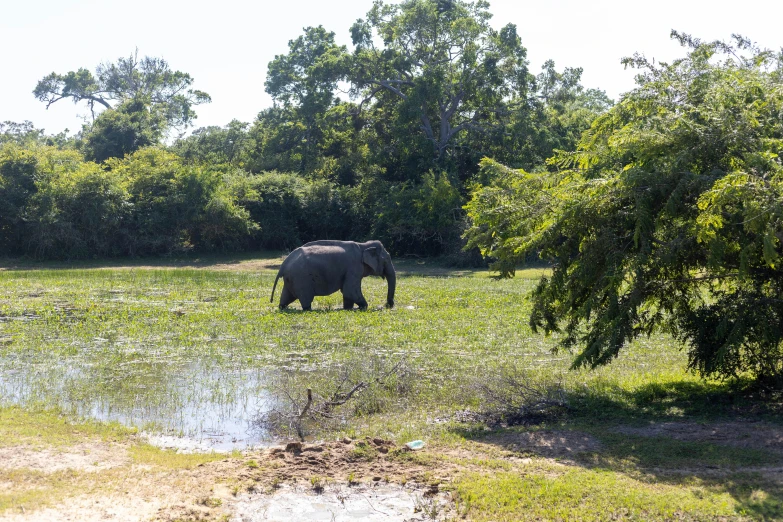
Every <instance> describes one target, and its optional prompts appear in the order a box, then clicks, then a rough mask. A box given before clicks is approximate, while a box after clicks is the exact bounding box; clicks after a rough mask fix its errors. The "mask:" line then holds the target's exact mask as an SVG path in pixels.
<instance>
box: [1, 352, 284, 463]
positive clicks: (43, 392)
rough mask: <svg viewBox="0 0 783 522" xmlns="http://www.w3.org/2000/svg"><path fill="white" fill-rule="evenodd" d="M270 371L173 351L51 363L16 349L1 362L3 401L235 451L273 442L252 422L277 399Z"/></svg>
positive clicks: (174, 443) (167, 443)
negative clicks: (271, 388) (179, 355)
mask: <svg viewBox="0 0 783 522" xmlns="http://www.w3.org/2000/svg"><path fill="white" fill-rule="evenodd" d="M97 361H100V362H97ZM271 371H273V370H270V369H268V368H248V367H238V366H237V365H231V364H225V363H224V364H220V365H218V364H216V363H215V361H214V360H210V359H196V360H193V359H190V360H177V359H176V358H172V357H170V356H167V357H159V358H157V359H156V358H154V357H153V358H150V357H144V358H137V359H134V358H133V357H121V358H116V359H113V358H111V357H109V358H105V357H104V358H101V359H95V358H89V359H88V358H86V357H83V356H82V355H76V356H73V357H63V358H60V359H59V360H58V362H57V364H52V363H51V360H50V359H49V358H47V357H45V355H44V356H42V355H40V354H26V355H19V354H15V355H13V356H11V357H9V358H6V359H2V360H0V403H5V404H20V405H25V406H36V405H44V406H46V407H52V406H55V407H58V408H60V409H62V410H63V411H65V412H67V413H70V414H72V415H75V416H78V417H84V418H92V419H97V420H101V421H117V422H120V423H121V424H124V425H127V426H134V427H138V428H140V430H141V431H142V433H144V434H146V435H148V436H149V438H150V442H152V443H153V444H156V445H159V446H163V447H170V448H176V449H179V450H183V451H230V450H233V449H245V448H249V447H254V446H259V445H265V444H268V443H270V442H271V439H270V437H269V434H267V433H265V432H263V431H261V430H260V429H259V428H258V427H257V426H256V425H255V423H254V422H253V420H254V418H255V417H256V416H257V415H258V414H259V413H260V412H263V411H266V409H268V408H269V407H270V405H271V404H272V401H273V399H272V398H271V396H270V395H269V393H268V391H266V390H265V387H264V385H265V384H266V383H267V381H268V376H269V372H271Z"/></svg>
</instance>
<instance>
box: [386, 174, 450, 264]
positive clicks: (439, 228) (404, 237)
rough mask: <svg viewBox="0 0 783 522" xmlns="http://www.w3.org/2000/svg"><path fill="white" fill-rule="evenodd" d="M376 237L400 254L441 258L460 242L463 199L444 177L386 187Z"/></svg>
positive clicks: (439, 176)
mask: <svg viewBox="0 0 783 522" xmlns="http://www.w3.org/2000/svg"><path fill="white" fill-rule="evenodd" d="M384 188H385V190H386V194H387V195H386V196H385V197H384V198H383V199H382V200H381V202H380V205H381V207H380V209H379V211H378V215H377V216H378V217H377V219H376V220H375V224H374V227H373V236H374V237H378V238H379V239H381V241H383V243H384V244H385V245H387V248H392V249H393V250H394V251H396V252H400V253H415V254H423V255H433V254H438V253H440V252H441V251H443V246H444V245H445V244H449V243H450V242H453V241H456V240H458V238H459V234H460V232H461V225H462V219H461V217H462V212H461V206H462V197H461V196H460V194H459V191H458V190H457V188H456V187H455V184H454V183H453V182H452V181H451V180H450V179H449V177H448V175H447V174H445V173H442V172H441V173H437V174H436V173H434V172H432V171H430V172H428V173H426V174H424V176H423V177H422V180H421V183H417V184H414V183H411V182H404V183H402V184H399V185H390V186H388V187H384Z"/></svg>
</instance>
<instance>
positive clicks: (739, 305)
mask: <svg viewBox="0 0 783 522" xmlns="http://www.w3.org/2000/svg"><path fill="white" fill-rule="evenodd" d="M673 37H674V38H676V39H678V40H680V42H681V43H683V45H687V46H689V47H690V51H689V52H688V54H687V56H685V57H684V58H682V59H679V60H676V61H674V62H673V63H671V64H667V63H659V64H652V63H649V62H648V61H647V60H645V59H644V58H643V57H640V56H638V55H637V56H635V57H633V58H629V59H627V60H626V64H627V65H631V66H634V67H638V68H639V69H640V70H641V74H640V75H639V76H638V82H639V86H638V87H637V88H636V89H635V90H633V91H631V92H630V93H627V94H626V95H625V96H624V97H623V99H622V100H621V102H620V103H619V104H618V105H617V106H615V107H614V108H613V109H612V110H610V111H609V112H608V113H607V114H605V115H603V116H601V117H599V118H598V119H597V120H596V121H595V122H594V123H593V125H592V127H591V129H590V130H589V131H588V132H587V133H585V135H584V136H583V137H582V140H581V141H580V145H579V149H578V151H577V152H576V153H565V152H562V153H560V154H558V155H557V156H556V157H555V158H554V159H553V160H552V162H551V164H552V165H553V166H557V167H559V168H560V170H559V171H558V172H557V173H553V174H547V173H545V174H540V175H528V174H525V173H522V172H518V173H515V172H510V171H508V170H507V169H503V168H502V167H500V166H498V165H496V164H494V163H492V162H489V161H485V162H484V163H483V164H482V177H483V180H482V181H483V183H481V184H479V185H477V186H476V187H474V190H473V198H472V201H471V202H470V203H469V204H468V206H467V208H468V212H469V214H470V216H471V218H472V219H473V226H472V228H471V229H470V230H469V231H468V233H467V237H468V238H469V240H470V244H472V245H476V246H479V247H480V248H481V249H482V251H483V252H484V253H485V254H487V255H491V256H494V257H497V258H498V260H499V264H498V265H497V266H498V268H499V269H500V270H501V273H502V275H509V274H511V273H513V266H514V264H515V263H516V262H517V261H519V260H520V259H521V258H523V257H524V256H525V255H528V254H531V253H533V254H536V253H537V254H539V255H540V256H541V257H542V258H544V259H546V260H548V261H551V262H552V263H554V265H555V270H554V272H553V274H552V276H551V277H549V278H544V279H542V281H541V283H540V284H539V286H538V287H537V289H536V290H535V291H534V293H533V302H534V307H533V311H532V313H531V317H530V323H531V325H532V326H533V327H534V328H536V329H538V328H541V329H543V330H544V331H545V332H547V333H551V332H557V331H561V329H562V331H563V332H564V335H563V337H562V341H561V343H560V345H561V346H562V347H564V348H567V349H570V348H574V347H579V349H580V352H579V354H578V355H577V357H576V359H575V361H574V365H575V366H582V365H589V366H597V365H600V364H604V363H607V362H609V361H610V360H612V359H613V358H614V357H616V356H617V354H618V353H619V352H620V350H621V348H622V347H623V346H625V345H626V344H627V343H628V342H629V341H630V340H632V339H634V338H635V337H638V336H639V335H642V334H649V333H650V332H652V331H653V330H654V329H655V328H657V327H666V328H668V329H670V330H671V331H672V332H673V333H674V334H675V335H676V336H677V337H679V338H680V339H682V340H684V341H685V342H687V344H688V346H689V366H690V367H691V368H693V369H695V370H697V371H699V372H700V373H701V374H702V375H705V376H722V377H728V376H736V375H740V374H741V373H743V372H749V373H750V374H751V375H754V376H756V377H758V378H760V379H762V380H765V381H767V382H768V383H769V384H773V385H775V386H778V387H780V386H783V346H782V341H783V299H781V297H783V272H781V271H780V265H779V264H778V262H777V260H778V257H779V256H780V254H781V252H783V250H782V249H781V239H783V228H781V223H782V221H781V219H780V218H781V204H780V202H781V201H782V199H781V196H783V193H782V192H781V189H783V185H782V184H781V183H782V182H781V180H782V179H783V167H781V160H780V157H779V154H780V153H781V151H783V141H781V140H783V123H782V122H781V119H780V114H781V111H782V110H783V86H782V84H781V70H780V63H781V57H780V56H776V55H774V54H773V53H771V52H769V51H762V50H760V49H756V48H754V47H753V46H752V45H750V43H749V42H748V41H747V40H744V39H741V38H737V42H736V44H735V45H734V46H731V45H728V44H725V43H723V42H712V43H703V42H700V41H698V40H695V39H692V38H691V37H688V36H686V35H680V34H678V33H676V32H675V33H673ZM563 320H564V322H565V324H564V325H563V324H562V323H561V321H563Z"/></svg>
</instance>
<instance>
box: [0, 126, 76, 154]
mask: <svg viewBox="0 0 783 522" xmlns="http://www.w3.org/2000/svg"><path fill="white" fill-rule="evenodd" d="M5 143H15V144H17V145H19V146H22V147H30V146H33V145H51V146H57V147H60V148H67V147H71V146H73V138H69V137H68V129H66V130H64V131H63V132H60V133H59V134H54V135H47V134H46V133H45V132H44V130H43V129H36V128H35V126H34V125H33V123H32V122H30V121H24V122H22V123H16V122H13V121H4V122H0V145H3V144H5Z"/></svg>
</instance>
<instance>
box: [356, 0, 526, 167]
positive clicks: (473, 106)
mask: <svg viewBox="0 0 783 522" xmlns="http://www.w3.org/2000/svg"><path fill="white" fill-rule="evenodd" d="M488 7H489V4H488V3H487V2H485V1H481V0H479V1H477V2H465V1H461V0H452V1H449V0H406V1H404V2H402V3H400V4H392V5H386V4H384V3H383V2H382V1H381V0H376V1H375V3H374V5H373V8H372V9H371V10H370V12H369V13H368V14H367V20H366V21H365V20H358V21H357V22H356V23H355V24H354V25H353V27H352V28H351V35H352V39H353V44H354V46H355V50H354V55H353V60H354V61H353V64H352V69H351V73H350V79H351V82H352V85H353V87H352V88H353V94H354V95H357V96H358V97H359V98H360V99H361V103H360V104H359V107H360V108H361V107H363V106H364V105H365V104H367V103H368V102H370V101H371V100H375V101H376V103H377V104H389V103H391V104H393V105H394V106H396V109H397V110H396V116H397V117H398V118H401V119H402V120H404V124H403V127H406V128H407V129H411V128H415V129H417V130H418V131H420V132H421V133H422V135H423V138H424V139H425V140H426V141H427V143H429V146H430V158H431V159H432V160H433V161H434V162H436V163H441V164H442V163H443V162H444V160H445V159H446V156H447V154H448V152H449V151H450V150H453V149H454V148H455V147H456V143H457V142H458V141H459V138H460V137H461V136H464V135H466V134H468V133H481V132H485V131H486V130H487V129H488V128H490V127H492V126H493V125H496V124H497V121H498V120H499V119H502V118H503V117H504V116H506V115H507V114H508V103H509V102H511V101H513V100H515V99H517V98H523V99H524V98H526V97H527V90H528V88H529V85H530V80H531V78H530V75H529V73H528V70H527V60H526V50H525V48H524V47H523V46H522V44H521V40H520V38H519V36H518V35H517V30H516V26H515V25H514V24H508V25H506V26H505V27H503V28H502V29H501V30H500V31H496V30H494V29H492V28H491V27H490V26H489V19H490V17H491V16H492V15H491V14H490V13H489V12H488V11H487V9H488ZM374 31H375V32H377V34H378V36H379V37H380V39H381V40H382V42H383V44H382V46H381V47H378V46H376V44H375V40H374V39H373V32H374Z"/></svg>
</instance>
